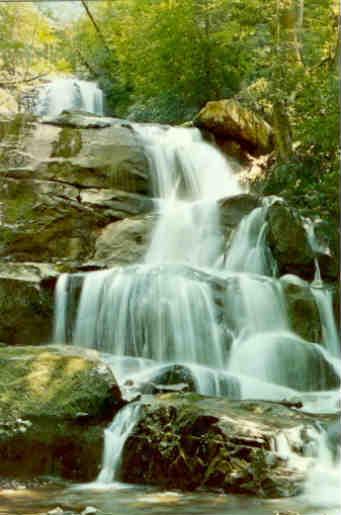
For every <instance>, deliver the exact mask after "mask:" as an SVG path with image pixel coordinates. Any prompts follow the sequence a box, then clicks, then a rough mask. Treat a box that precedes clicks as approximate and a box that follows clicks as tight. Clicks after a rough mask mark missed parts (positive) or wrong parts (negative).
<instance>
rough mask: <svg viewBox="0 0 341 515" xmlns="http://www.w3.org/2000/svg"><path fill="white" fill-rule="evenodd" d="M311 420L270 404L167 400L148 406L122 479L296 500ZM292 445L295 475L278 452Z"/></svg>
mask: <svg viewBox="0 0 341 515" xmlns="http://www.w3.org/2000/svg"><path fill="white" fill-rule="evenodd" d="M312 425H313V418H312V417H309V416H307V415H304V414H302V413H299V412H297V411H294V410H291V409H288V408H286V407H284V406H281V405H278V404H275V403H270V402H251V401H228V400H226V399H217V398H204V397H201V396H199V395H196V394H190V393H186V394H174V393H173V394H164V395H161V396H159V397H158V398H156V399H155V400H153V401H151V402H150V404H145V405H144V407H143V409H142V412H141V419H140V422H139V423H138V424H137V426H136V427H135V429H134V431H133V433H132V435H131V436H130V437H129V438H128V440H127V442H126V444H125V447H124V452H123V465H122V478H123V480H124V481H129V482H133V483H147V484H154V485H158V486H161V487H165V488H180V489H182V490H195V489H197V488H209V489H215V490H217V489H222V490H224V491H225V492H228V493H251V494H255V495H258V496H265V497H273V496H275V497H277V496H288V495H293V494H296V493H298V492H299V491H300V490H301V489H302V486H303V481H304V477H305V472H306V470H307V468H308V467H309V463H310V460H309V459H304V457H303V455H304V448H305V446H306V445H307V444H309V439H310V437H311V434H310V436H309V431H307V429H308V428H309V427H310V428H311V426H312ZM279 435H281V438H284V439H287V441H288V442H290V444H289V445H291V447H292V450H293V452H294V453H296V455H297V458H298V460H297V463H300V465H301V467H300V468H297V466H295V465H294V464H293V463H291V462H290V460H289V461H288V460H287V459H285V457H284V456H281V454H280V453H279V452H276V450H275V448H276V447H275V446H274V442H275V441H276V439H278V437H279Z"/></svg>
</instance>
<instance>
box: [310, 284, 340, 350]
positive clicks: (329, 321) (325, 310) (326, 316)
mask: <svg viewBox="0 0 341 515" xmlns="http://www.w3.org/2000/svg"><path fill="white" fill-rule="evenodd" d="M311 291H312V294H313V295H314V297H315V300H316V304H317V307H318V310H319V314H320V320H321V326H322V341H323V344H324V345H325V347H326V349H327V350H328V351H329V352H330V353H331V354H332V355H333V356H335V357H340V343H339V342H340V340H339V335H338V332H337V327H336V323H335V319H334V315H333V296H332V292H331V291H330V289H328V287H323V283H322V287H321V286H320V287H319V286H315V285H314V284H313V285H312V287H311Z"/></svg>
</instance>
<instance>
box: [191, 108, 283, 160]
mask: <svg viewBox="0 0 341 515" xmlns="http://www.w3.org/2000/svg"><path fill="white" fill-rule="evenodd" d="M195 124H196V125H197V126H198V127H200V128H203V129H206V130H209V131H211V132H212V133H213V134H215V135H217V136H218V138H220V139H221V138H224V139H230V140H236V141H237V142H239V143H240V144H241V145H242V146H244V147H246V148H247V149H248V150H249V151H250V152H251V153H254V154H265V153H268V152H271V150H272V149H273V137H272V129H271V127H270V125H269V124H268V123H267V122H266V121H265V120H263V119H262V118H260V116H258V115H257V114H256V113H254V112H252V111H250V110H249V109H246V108H245V107H243V106H242V105H241V104H240V103H239V102H238V101H237V100H234V99H228V100H217V101H213V102H207V104H206V105H205V107H204V108H203V109H202V110H201V111H200V113H199V114H198V116H197V118H196V119H195Z"/></svg>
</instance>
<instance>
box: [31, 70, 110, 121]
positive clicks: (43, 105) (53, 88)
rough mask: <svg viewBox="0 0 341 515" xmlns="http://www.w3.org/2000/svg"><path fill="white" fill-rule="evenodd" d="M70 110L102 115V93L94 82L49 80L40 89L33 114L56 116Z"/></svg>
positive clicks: (71, 79) (67, 79) (66, 79)
mask: <svg viewBox="0 0 341 515" xmlns="http://www.w3.org/2000/svg"><path fill="white" fill-rule="evenodd" d="M72 109H77V110H80V111H86V112H88V113H92V114H97V115H103V92H102V91H101V90H100V89H99V88H98V86H97V84H96V83H95V82H89V81H85V80H79V79H75V78H57V79H53V80H51V82H48V83H47V84H46V85H44V86H42V87H41V88H40V90H39V92H38V97H37V100H36V106H35V112H34V114H36V115H37V116H57V115H59V114H60V113H61V112H62V111H65V110H72Z"/></svg>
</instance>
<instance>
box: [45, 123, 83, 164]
mask: <svg viewBox="0 0 341 515" xmlns="http://www.w3.org/2000/svg"><path fill="white" fill-rule="evenodd" d="M81 148H82V134H81V131H80V130H79V129H74V128H70V127H64V128H63V129H62V130H61V131H60V133H59V139H58V141H56V142H55V144H54V147H53V150H52V155H51V157H64V158H70V157H74V156H76V155H77V154H79V152H80V150H81Z"/></svg>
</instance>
